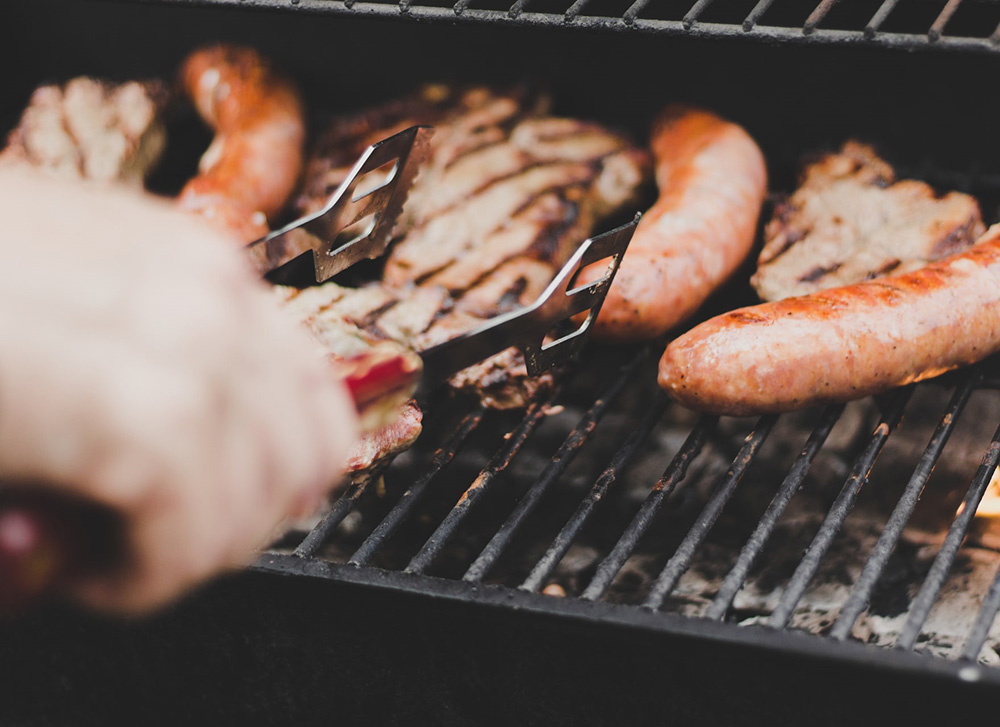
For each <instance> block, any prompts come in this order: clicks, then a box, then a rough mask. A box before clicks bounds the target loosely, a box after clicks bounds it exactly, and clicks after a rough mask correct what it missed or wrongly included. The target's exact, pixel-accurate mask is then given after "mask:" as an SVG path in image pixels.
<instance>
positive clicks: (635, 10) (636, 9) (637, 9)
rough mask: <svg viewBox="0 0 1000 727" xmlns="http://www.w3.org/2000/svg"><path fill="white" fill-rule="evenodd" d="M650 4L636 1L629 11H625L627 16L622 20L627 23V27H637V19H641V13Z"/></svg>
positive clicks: (640, 0) (646, 0)
mask: <svg viewBox="0 0 1000 727" xmlns="http://www.w3.org/2000/svg"><path fill="white" fill-rule="evenodd" d="M648 4H649V0H635V2H634V3H632V4H631V5H630V6H629V7H628V10H626V11H625V14H624V15H622V20H624V21H625V24H626V25H635V19H636V18H637V17H639V13H641V12H642V11H643V9H644V8H645V7H646V5H648Z"/></svg>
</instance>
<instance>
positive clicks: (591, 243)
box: [420, 215, 639, 385]
mask: <svg viewBox="0 0 1000 727" xmlns="http://www.w3.org/2000/svg"><path fill="white" fill-rule="evenodd" d="M638 223H639V217H638V215H637V216H636V218H635V219H634V220H633V221H632V222H629V223H628V224H625V225H622V226H620V227H617V228H615V229H614V230H611V231H610V232H606V233H604V234H603V235H598V236H597V237H592V238H590V239H587V240H584V241H583V243H582V244H581V245H580V247H578V248H577V249H576V251H575V252H574V253H573V255H572V256H571V257H570V259H569V260H568V261H567V262H566V264H565V265H563V266H562V268H561V269H560V270H559V272H557V273H556V274H555V276H554V277H553V278H552V282H550V283H549V285H548V286H547V287H546V288H545V290H544V291H542V294H541V295H539V296H538V299H537V300H535V302H534V303H532V304H530V305H527V306H525V307H524V308H519V309H517V310H514V311H511V312H510V313H506V314H502V315H499V316H496V317H494V318H491V319H490V320H489V321H487V322H486V323H484V324H483V325H481V326H479V327H478V328H474V329H473V330H471V331H469V332H467V333H463V334H462V335H460V336H456V337H455V338H451V339H448V340H447V341H444V342H443V343H439V344H437V345H436V346H432V347H431V348H428V349H425V350H423V351H421V352H420V356H421V358H422V359H423V360H424V375H423V378H422V379H421V384H422V385H432V384H435V383H440V382H442V381H444V380H446V379H447V378H448V377H450V376H451V375H452V374H455V373H457V372H458V371H461V370H462V369H464V368H467V367H468V366H471V365H472V364H474V363H477V362H479V361H482V360H484V359H486V358H488V357H489V356H492V355H493V354H495V353H499V352H500V351H503V350H504V349H506V348H510V347H511V346H516V347H517V348H519V349H520V350H521V352H522V353H523V354H524V361H525V364H526V365H527V367H528V374H529V375H531V376H538V375H540V374H542V373H544V372H545V371H548V370H549V369H551V368H552V367H553V366H555V365H556V364H558V363H565V362H567V361H569V360H570V359H571V358H573V357H574V356H576V355H577V354H579V352H580V351H581V350H583V345H584V344H585V343H586V341H587V336H588V334H589V333H590V326H591V324H592V323H593V321H594V320H595V319H596V318H597V314H598V313H600V310H601V305H602V304H603V303H604V298H605V296H606V295H607V293H608V289H609V288H610V287H611V282H612V281H613V280H614V278H615V273H617V272H618V267H619V265H620V264H621V259H622V256H623V255H624V254H625V250H626V249H627V248H628V244H629V241H630V240H631V239H632V233H634V232H635V228H636V225H637V224H638ZM604 261H606V264H607V267H606V268H605V271H604V273H603V274H602V275H601V276H600V277H599V278H596V279H594V280H591V281H589V282H587V283H586V284H583V285H577V284H576V283H577V276H578V275H579V274H580V273H581V272H582V271H583V270H584V269H585V268H586V267H588V266H590V265H594V264H597V263H600V262H604ZM584 312H586V313H587V317H586V318H585V319H584V320H583V321H582V322H581V323H579V324H576V326H575V328H573V330H571V331H570V332H568V333H567V332H564V331H559V327H560V326H561V324H570V323H571V321H570V319H571V318H572V317H573V316H577V315H581V314H583V313H584ZM550 334H552V337H554V340H547V339H548V338H549V337H550Z"/></svg>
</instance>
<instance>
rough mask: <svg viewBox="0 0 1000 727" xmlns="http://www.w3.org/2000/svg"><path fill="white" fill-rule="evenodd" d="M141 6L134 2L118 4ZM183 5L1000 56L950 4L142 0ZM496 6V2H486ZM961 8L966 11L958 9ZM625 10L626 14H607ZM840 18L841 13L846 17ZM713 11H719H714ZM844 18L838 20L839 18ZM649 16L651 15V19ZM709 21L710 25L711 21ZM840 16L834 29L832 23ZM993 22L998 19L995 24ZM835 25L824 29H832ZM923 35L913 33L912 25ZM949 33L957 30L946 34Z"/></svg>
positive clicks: (975, 8)
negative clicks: (543, 7) (808, 7)
mask: <svg viewBox="0 0 1000 727" xmlns="http://www.w3.org/2000/svg"><path fill="white" fill-rule="evenodd" d="M119 1H121V2H136V1H137V0H119ZM142 1H144V2H158V3H169V4H180V5H222V6H226V5H228V6H234V7H239V8H243V9H247V8H280V9H282V10H290V11H294V12H300V13H332V14H353V15H359V16H371V17H397V18H398V17H405V18H412V19H416V20H439V21H447V22H454V21H456V20H461V21H462V22H467V23H489V24H497V25H512V26H540V27H550V28H553V27H565V28H579V29H598V30H605V31H624V32H639V33H648V34H657V35H675V36H690V37H698V38H720V39H747V40H759V41H772V42H773V41H780V42H784V43H796V44H797V43H811V44H824V45H852V46H857V45H861V46H871V47H882V48H895V49H902V50H925V49H938V50H952V51H961V52H975V53H1000V41H998V38H1000V35H998V34H997V33H995V32H994V31H995V30H996V28H997V21H996V19H995V18H993V14H992V13H991V9H992V8H991V5H992V4H991V3H988V2H980V3H973V2H967V3H965V4H962V2H961V0H948V2H947V3H943V7H942V9H941V10H940V11H939V12H938V13H937V14H936V15H932V17H931V18H930V19H929V20H927V21H926V23H924V22H923V21H922V20H921V18H923V16H924V15H925V12H924V11H925V10H926V8H927V7H928V6H931V7H933V6H934V4H935V3H932V2H925V1H924V0H908V1H904V2H899V0H884V2H883V3H882V4H881V5H879V6H878V8H877V9H876V10H875V11H874V12H872V11H871V10H870V9H868V11H867V12H866V8H868V6H869V4H868V3H837V1H836V0H821V1H820V2H819V3H818V4H816V5H815V6H814V7H813V9H812V11H811V12H810V13H809V15H808V17H806V18H805V19H803V18H802V17H801V9H802V7H803V3H801V2H799V1H798V0H759V1H758V2H757V3H756V5H754V6H753V7H752V8H751V9H750V10H749V11H748V10H747V9H746V6H745V5H744V4H742V3H713V2H711V0H694V1H693V2H690V3H670V4H665V3H652V4H650V3H649V0H635V1H634V2H633V3H631V4H626V5H623V6H617V5H611V4H608V3H597V2H591V0H573V1H572V2H571V1H570V0H565V3H566V7H565V8H564V9H559V8H553V9H552V10H549V11H547V12H540V11H532V10H530V9H529V6H530V3H529V2H527V0H510V2H509V4H504V6H503V7H486V8H482V7H476V6H477V5H482V4H486V3H485V1H484V0H456V1H455V2H454V4H451V5H446V6H441V5H440V4H436V3H432V2H429V1H428V0H423V1H421V0H393V1H391V2H390V1H385V2H370V1H365V0H142ZM488 4H490V5H493V3H488ZM960 6H961V7H960ZM612 7H614V8H615V9H616V10H617V9H618V7H622V8H623V9H622V10H621V12H620V13H619V12H612V11H611V10H610V8H612ZM842 10H843V12H840V11H842ZM963 10H968V12H967V13H966V15H967V16H968V17H969V19H968V20H966V21H965V22H963V23H962V24H961V27H958V28H955V26H956V25H958V24H957V23H955V22H953V18H954V17H957V16H961V15H962V14H963V12H962V11H963ZM713 11H715V12H713ZM838 13H839V14H838ZM648 15H652V17H646V16H648ZM709 15H711V16H712V19H711V20H705V17H706V16H709ZM834 16H837V23H836V24H835V25H834V24H832V20H831V19H832V18H833V17H834ZM991 18H993V19H991ZM887 22H888V23H896V24H898V25H899V26H900V27H902V28H906V30H894V31H887V30H884V29H883V28H884V27H885V25H886V23H887ZM828 23H829V24H830V25H831V26H832V27H825V26H826V25H827V24H828ZM921 25H922V26H923V27H922V28H920V29H919V30H914V29H913V28H914V26H917V27H918V28H919V27H920V26H921ZM949 28H953V30H952V32H950V33H949Z"/></svg>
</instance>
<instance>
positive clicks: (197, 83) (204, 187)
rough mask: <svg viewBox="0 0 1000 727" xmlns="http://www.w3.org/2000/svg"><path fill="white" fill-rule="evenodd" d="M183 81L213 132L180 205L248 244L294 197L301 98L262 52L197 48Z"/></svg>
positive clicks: (300, 149)
mask: <svg viewBox="0 0 1000 727" xmlns="http://www.w3.org/2000/svg"><path fill="white" fill-rule="evenodd" d="M180 75H181V83H182V85H183V87H184V90H185V92H186V93H187V94H188V96H190V98H191V99H192V101H193V102H194V105H195V107H196V108H197V109H198V113H199V114H200V115H201V117H202V118H203V119H204V120H205V122H206V123H208V124H209V126H211V127H212V128H213V129H214V130H215V133H216V135H215V138H214V139H213V141H212V144H211V146H209V148H208V150H207V151H206V152H205V154H204V156H202V158H201V162H200V164H199V174H198V176H196V177H194V178H193V179H191V180H190V181H189V182H188V183H187V185H186V186H185V187H184V189H183V190H182V191H181V194H180V197H179V198H178V203H179V204H180V206H181V208H182V209H186V210H191V211H194V212H197V213H199V214H201V215H203V216H204V217H206V218H208V219H210V220H212V221H213V223H215V224H217V225H219V226H220V227H223V228H224V229H227V230H229V231H231V232H234V233H236V234H238V235H239V236H240V237H241V238H242V239H244V240H246V241H247V242H250V241H252V240H255V239H257V238H258V237H261V236H262V235H265V234H267V232H268V228H267V220H268V218H270V217H273V216H275V215H277V214H278V213H279V212H280V211H281V210H282V208H283V207H284V206H285V203H286V202H287V201H288V198H289V197H290V196H291V194H292V192H293V190H294V189H295V186H296V184H297V182H298V179H299V175H300V174H301V172H302V164H303V145H304V143H305V121H304V114H303V108H302V100H301V98H300V96H299V93H298V91H297V90H296V88H295V87H294V86H293V85H292V83H291V82H290V81H288V80H287V79H285V78H283V77H281V76H279V75H277V74H276V73H275V72H274V71H273V70H271V68H270V65H269V63H268V62H267V60H265V59H264V58H263V57H262V56H261V55H260V54H259V53H257V51H255V50H253V49H251V48H243V47H240V46H232V45H215V46H211V47H208V48H202V49H200V50H197V51H195V52H193V53H192V54H191V55H190V56H188V57H187V59H186V60H185V61H184V64H183V66H182V67H181V74H180Z"/></svg>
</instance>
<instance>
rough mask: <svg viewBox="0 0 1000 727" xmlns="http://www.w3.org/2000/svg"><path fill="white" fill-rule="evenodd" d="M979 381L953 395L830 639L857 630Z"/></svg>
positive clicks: (971, 379)
mask: <svg viewBox="0 0 1000 727" xmlns="http://www.w3.org/2000/svg"><path fill="white" fill-rule="evenodd" d="M976 378H977V377H976V376H974V375H973V376H968V377H966V379H965V381H963V382H962V383H961V385H959V387H958V388H957V389H956V390H955V393H954V394H952V397H951V401H950V402H949V404H948V407H947V409H946V410H945V413H944V415H943V416H942V417H941V421H940V422H938V425H937V427H936V428H935V430H934V434H933V435H931V439H930V442H928V444H927V447H926V449H924V452H923V454H922V455H921V456H920V461H919V462H918V463H917V467H916V469H915V470H914V471H913V475H912V476H911V477H910V481H909V482H907V483H906V487H905V489H904V490H903V494H902V495H900V497H899V500H898V501H897V502H896V507H894V508H893V510H892V514H891V515H890V516H889V520H888V522H886V525H885V529H884V530H883V531H882V534H881V535H879V538H878V541H877V542H876V543H875V547H874V548H873V549H872V553H871V555H870V556H869V557H868V562H867V563H865V567H864V568H863V569H862V571H861V575H860V576H859V577H858V582H857V583H856V584H855V585H854V588H853V589H852V590H851V595H850V596H848V598H847V602H846V603H844V606H843V608H841V610H840V615H839V616H838V617H837V620H836V621H835V622H834V624H833V628H832V629H831V631H830V638H833V639H846V638H847V637H848V636H849V635H850V633H851V629H852V628H853V627H854V622H855V621H856V620H857V618H858V616H860V615H861V612H862V611H864V610H865V608H866V607H867V606H868V601H869V600H870V598H871V594H872V591H873V590H875V585H876V584H877V583H878V579H879V577H880V576H881V575H882V571H883V570H884V569H885V565H886V563H888V562H889V556H890V555H892V552H893V550H895V549H896V543H897V542H898V541H899V538H900V536H902V534H903V528H904V527H905V526H906V523H907V522H908V521H909V519H910V515H912V514H913V508H915V507H916V506H917V500H919V499H920V493H921V492H923V490H924V485H925V484H926V483H927V479H928V478H929V477H930V476H931V472H932V471H933V470H934V465H935V464H936V463H937V461H938V458H939V457H940V456H941V451H942V450H943V449H944V445H945V444H947V442H948V439H949V437H951V433H952V431H953V430H954V428H955V422H956V421H958V417H959V415H960V414H961V413H962V410H963V409H964V408H965V404H966V403H967V402H968V401H969V396H971V394H972V390H973V389H974V388H975V385H976Z"/></svg>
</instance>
